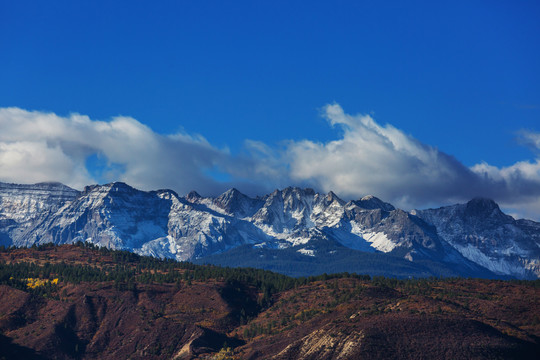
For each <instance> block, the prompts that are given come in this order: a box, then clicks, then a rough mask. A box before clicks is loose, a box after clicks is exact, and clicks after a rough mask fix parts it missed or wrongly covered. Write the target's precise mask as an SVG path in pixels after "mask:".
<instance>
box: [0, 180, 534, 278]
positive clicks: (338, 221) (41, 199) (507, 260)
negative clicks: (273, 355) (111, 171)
mask: <svg viewBox="0 0 540 360" xmlns="http://www.w3.org/2000/svg"><path fill="white" fill-rule="evenodd" d="M75 241H88V242H92V243H94V244H97V245H99V246H106V247H110V248H114V249H126V250H130V251H135V252H137V253H140V254H146V255H152V256H158V257H168V258H174V259H177V260H192V259H197V258H204V257H205V256H208V255H212V254H220V253H223V252H225V251H228V250H229V249H232V248H235V247H237V246H241V245H255V246H257V247H258V248H270V249H285V248H293V249H296V251H297V252H299V253H301V254H304V255H309V256H314V257H319V256H321V257H322V256H328V255H325V254H331V253H332V252H328V251H319V250H318V247H317V246H320V245H321V244H323V243H324V244H327V245H325V246H326V247H328V246H334V247H335V246H344V247H347V248H351V249H355V250H359V251H364V252H379V253H387V254H389V255H394V256H399V257H403V258H405V259H407V260H409V261H416V260H420V259H428V260H432V261H441V262H445V263H451V264H454V265H455V266H460V267H466V268H471V269H481V268H483V269H489V270H490V271H492V272H494V273H497V274H505V275H511V276H515V277H531V276H533V274H534V276H536V277H540V266H539V264H540V250H539V241H540V224H538V223H536V222H532V221H525V220H514V219H513V218H511V217H509V216H507V215H505V214H504V213H502V211H500V209H499V207H498V206H497V204H495V203H494V202H493V201H491V200H487V199H473V200H471V201H470V202H469V203H467V204H459V205H455V206H451V207H445V208H440V209H428V210H417V211H414V212H411V213H407V212H405V211H403V210H400V209H396V208H395V207H394V206H392V205H391V204H389V203H386V202H384V201H382V200H380V199H378V198H376V197H374V196H372V195H368V196H365V197H363V198H361V199H359V200H352V201H348V202H346V201H344V200H342V199H340V198H339V197H338V196H337V195H336V194H334V193H333V192H329V193H327V194H321V193H317V192H316V191H314V190H313V189H302V188H298V187H288V188H285V189H282V190H275V191H273V192H272V193H270V194H268V195H265V196H262V197H258V198H251V197H249V196H247V195H245V194H242V193H241V192H240V191H239V190H237V189H230V190H228V191H226V192H225V193H223V194H221V195H219V196H217V197H203V196H201V195H199V194H197V193H196V192H194V191H193V192H191V193H189V194H187V195H186V196H179V195H178V194H177V193H175V192H174V191H171V190H157V191H150V192H146V191H140V190H137V189H135V188H133V187H131V186H129V185H127V184H124V183H111V184H106V185H92V186H87V187H86V188H85V189H84V191H82V192H79V191H77V190H74V189H71V188H69V187H66V186H64V185H62V184H58V183H42V184H35V185H18V184H4V183H0V244H1V245H16V246H30V245H32V244H34V243H37V244H40V243H47V242H54V243H58V244H61V243H70V242H75ZM332 244H334V245H332ZM486 271H487V270H486Z"/></svg>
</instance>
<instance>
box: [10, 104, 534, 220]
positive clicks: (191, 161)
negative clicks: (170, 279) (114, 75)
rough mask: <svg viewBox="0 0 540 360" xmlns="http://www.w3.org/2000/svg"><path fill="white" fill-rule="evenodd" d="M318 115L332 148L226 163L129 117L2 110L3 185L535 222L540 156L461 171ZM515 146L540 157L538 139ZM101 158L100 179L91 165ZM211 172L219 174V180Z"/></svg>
mask: <svg viewBox="0 0 540 360" xmlns="http://www.w3.org/2000/svg"><path fill="white" fill-rule="evenodd" d="M324 116H325V117H326V119H327V120H328V122H329V124H330V125H331V126H333V127H337V128H340V129H341V130H342V133H341V135H340V136H339V138H337V139H335V140H333V141H329V142H324V143H321V142H316V141H313V140H307V139H306V140H301V141H292V140H289V141H285V142H284V143H283V144H282V145H281V146H270V145H268V144H264V143H262V142H257V141H253V140H246V142H245V151H244V152H243V153H242V154H231V153H230V152H229V151H228V150H227V149H219V148H216V147H215V146H212V144H210V143H208V141H206V140H205V139H204V138H203V137H202V136H199V135H197V136H193V135H188V134H183V133H178V134H171V135H160V134H157V133H155V132H154V131H152V129H150V128H149V127H148V126H146V125H144V124H142V123H140V122H138V121H137V120H135V119H133V118H130V117H115V118H113V119H111V120H110V121H97V120H92V119H90V118H89V117H87V116H83V115H78V114H73V115H70V116H68V117H62V116H58V115H55V114H53V113H44V112H38V111H27V110H23V109H19V108H2V109H0V129H1V130H0V181H4V182H15V183H33V182H39V181H60V182H62V183H65V184H67V185H70V186H73V187H76V188H82V187H83V186H84V185H88V184H91V183H96V182H108V181H125V182H127V183H129V184H131V185H133V186H135V187H138V188H141V189H146V190H149V189H158V188H170V189H173V190H176V191H178V192H179V193H181V194H183V193H186V192H188V191H190V190H193V189H195V190H197V191H199V192H201V193H203V194H204V193H205V194H208V195H210V194H217V193H220V192H222V191H224V190H225V189H227V188H230V187H232V186H235V187H238V188H239V189H241V190H242V191H245V192H247V193H251V194H254V193H259V194H261V193H263V192H266V191H269V190H272V189H274V188H281V187H284V186H289V185H297V186H311V187H314V188H316V189H317V190H320V191H330V190H333V191H334V192H336V193H338V194H339V195H340V196H343V197H345V198H359V197H361V196H364V195H366V194H374V195H376V196H378V197H381V198H382V199H384V200H385V201H389V202H392V203H394V204H396V205H397V206H400V207H403V208H407V209H410V208H413V207H416V208H424V207H427V206H437V205H442V204H450V203H455V202H462V201H467V200H469V199H471V198H473V197H476V196H484V197H489V198H493V199H494V200H496V201H497V202H499V203H500V204H501V205H502V206H503V207H506V208H507V209H510V210H511V211H512V212H513V213H516V214H518V215H520V216H525V217H529V218H534V219H537V220H538V219H540V157H538V156H537V159H536V160H535V161H532V162H531V161H519V162H516V163H515V164H514V165H512V166H509V167H503V168H498V167H495V166H492V165H489V164H487V163H479V164H476V165H474V166H472V167H467V166H465V165H463V164H462V163H461V162H459V161H458V160H457V159H455V158H454V157H452V156H451V155H448V154H445V153H444V152H441V151H439V150H438V149H437V148H435V147H433V146H430V145H427V144H423V143H421V142H419V141H418V140H416V139H415V138H413V137H412V136H410V135H408V134H406V133H405V132H403V131H401V130H399V129H397V128H395V127H393V126H391V125H384V126H382V125H380V124H378V123H377V122H376V121H375V120H374V119H373V118H371V117H370V116H368V115H349V114H346V113H345V112H344V111H343V109H342V108H341V107H340V106H339V105H337V104H333V105H327V106H326V107H325V108H324ZM520 135H521V136H520V139H521V141H522V142H523V144H525V145H527V146H529V147H530V148H531V149H533V150H534V151H536V154H540V152H539V150H540V134H538V133H534V132H525V131H523V132H521V134H520ZM89 159H98V160H99V161H100V162H101V167H102V169H101V170H100V172H99V173H97V172H96V169H95V167H93V166H90V165H89V162H88V161H89ZM216 173H220V174H224V175H225V177H226V178H227V181H220V180H219V178H220V177H219V176H216V175H215V174H216Z"/></svg>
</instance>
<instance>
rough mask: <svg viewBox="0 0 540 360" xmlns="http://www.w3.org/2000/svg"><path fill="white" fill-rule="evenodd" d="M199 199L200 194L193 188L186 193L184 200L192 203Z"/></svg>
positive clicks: (200, 197)
mask: <svg viewBox="0 0 540 360" xmlns="http://www.w3.org/2000/svg"><path fill="white" fill-rule="evenodd" d="M201 199H202V196H201V195H199V193H198V192H196V191H195V190H192V191H190V192H189V194H187V195H186V200H187V201H189V202H192V203H195V202H198V201H199V200H201Z"/></svg>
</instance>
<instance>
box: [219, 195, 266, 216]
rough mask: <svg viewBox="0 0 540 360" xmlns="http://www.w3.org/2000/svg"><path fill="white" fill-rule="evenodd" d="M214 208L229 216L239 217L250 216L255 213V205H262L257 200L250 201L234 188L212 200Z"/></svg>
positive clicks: (250, 199)
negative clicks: (223, 211)
mask: <svg viewBox="0 0 540 360" xmlns="http://www.w3.org/2000/svg"><path fill="white" fill-rule="evenodd" d="M213 203H214V205H215V206H217V207H219V208H221V209H223V210H225V211H226V212H227V213H229V214H233V215H236V216H240V217H245V216H251V215H253V214H254V213H255V212H256V210H257V209H256V206H257V204H261V205H262V201H261V200H259V199H252V198H250V197H249V196H247V195H245V194H243V193H241V192H240V191H238V189H236V188H232V189H229V190H227V191H225V192H224V193H223V194H221V195H220V196H218V197H217V198H215V199H214V200H213Z"/></svg>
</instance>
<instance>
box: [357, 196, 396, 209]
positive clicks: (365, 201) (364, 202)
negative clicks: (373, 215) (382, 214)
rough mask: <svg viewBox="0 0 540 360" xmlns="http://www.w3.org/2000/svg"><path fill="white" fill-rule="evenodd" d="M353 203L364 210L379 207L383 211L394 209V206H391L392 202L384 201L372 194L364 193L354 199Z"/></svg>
mask: <svg viewBox="0 0 540 360" xmlns="http://www.w3.org/2000/svg"><path fill="white" fill-rule="evenodd" d="M353 203H354V204H355V205H357V206H358V207H360V208H362V209H366V210H376V209H381V210H384V211H393V210H395V209H396V208H395V207H394V206H392V204H389V203H387V202H384V201H382V200H381V199H379V198H378V197H375V196H373V195H366V196H364V197H363V198H361V199H360V200H354V201H353Z"/></svg>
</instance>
